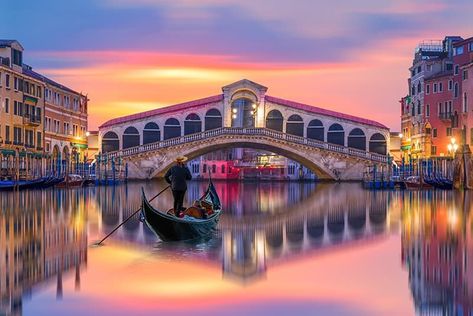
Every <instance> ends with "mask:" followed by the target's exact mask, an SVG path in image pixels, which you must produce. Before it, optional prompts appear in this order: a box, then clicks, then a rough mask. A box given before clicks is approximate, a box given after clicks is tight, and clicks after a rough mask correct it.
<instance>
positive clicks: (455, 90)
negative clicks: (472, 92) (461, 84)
mask: <svg viewBox="0 0 473 316" xmlns="http://www.w3.org/2000/svg"><path fill="white" fill-rule="evenodd" d="M459 93H460V92H459V89H458V82H455V86H454V88H453V96H454V97H455V98H458V95H459Z"/></svg>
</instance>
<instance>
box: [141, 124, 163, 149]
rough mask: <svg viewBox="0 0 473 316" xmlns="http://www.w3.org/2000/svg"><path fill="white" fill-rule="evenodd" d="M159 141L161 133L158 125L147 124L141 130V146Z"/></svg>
mask: <svg viewBox="0 0 473 316" xmlns="http://www.w3.org/2000/svg"><path fill="white" fill-rule="evenodd" d="M160 140H161V131H160V130H159V126H158V124H156V123H155V122H149V123H147V124H146V125H145V127H144V129H143V145H145V144H150V143H154V142H159V141H160Z"/></svg>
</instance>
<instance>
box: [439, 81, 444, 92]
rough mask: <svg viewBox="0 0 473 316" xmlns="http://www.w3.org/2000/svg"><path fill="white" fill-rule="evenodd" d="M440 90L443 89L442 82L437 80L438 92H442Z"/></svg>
mask: <svg viewBox="0 0 473 316" xmlns="http://www.w3.org/2000/svg"><path fill="white" fill-rule="evenodd" d="M442 91H443V84H442V83H441V82H439V92H442Z"/></svg>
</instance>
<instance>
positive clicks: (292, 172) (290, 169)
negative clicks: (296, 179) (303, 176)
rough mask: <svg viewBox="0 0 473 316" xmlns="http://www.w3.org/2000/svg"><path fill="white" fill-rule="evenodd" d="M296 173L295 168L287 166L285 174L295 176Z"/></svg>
mask: <svg viewBox="0 0 473 316" xmlns="http://www.w3.org/2000/svg"><path fill="white" fill-rule="evenodd" d="M295 173H296V166H294V165H289V166H287V174H295Z"/></svg>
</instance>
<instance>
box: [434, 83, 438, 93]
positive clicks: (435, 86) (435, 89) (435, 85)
mask: <svg viewBox="0 0 473 316" xmlns="http://www.w3.org/2000/svg"><path fill="white" fill-rule="evenodd" d="M434 93H437V84H436V83H434Z"/></svg>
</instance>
